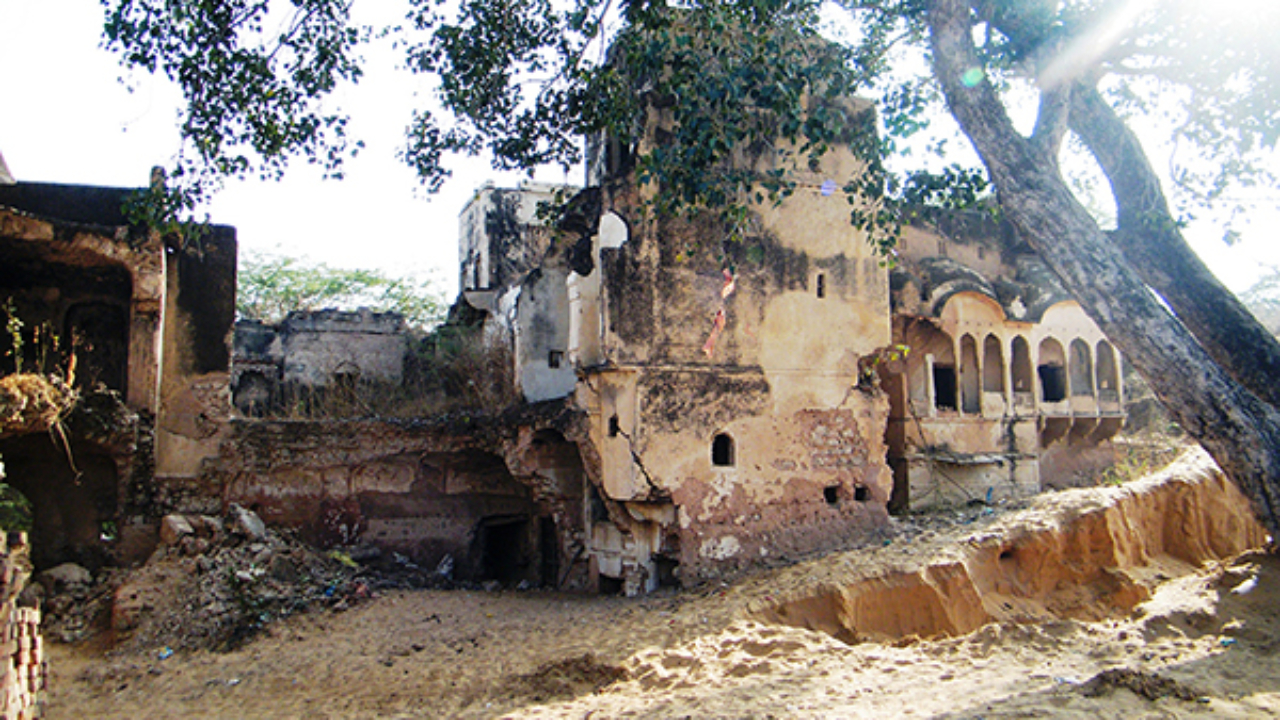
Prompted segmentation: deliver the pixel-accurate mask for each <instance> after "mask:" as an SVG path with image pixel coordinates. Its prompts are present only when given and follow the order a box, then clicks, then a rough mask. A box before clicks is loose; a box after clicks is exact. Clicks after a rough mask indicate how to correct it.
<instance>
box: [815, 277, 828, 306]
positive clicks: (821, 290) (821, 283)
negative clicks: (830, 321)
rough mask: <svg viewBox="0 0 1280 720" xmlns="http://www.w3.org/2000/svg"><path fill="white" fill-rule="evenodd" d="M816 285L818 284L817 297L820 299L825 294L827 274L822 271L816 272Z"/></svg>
mask: <svg viewBox="0 0 1280 720" xmlns="http://www.w3.org/2000/svg"><path fill="white" fill-rule="evenodd" d="M817 285H818V299H819V300H821V299H822V298H824V297H826V296H827V276H826V275H824V274H822V273H818V282H817Z"/></svg>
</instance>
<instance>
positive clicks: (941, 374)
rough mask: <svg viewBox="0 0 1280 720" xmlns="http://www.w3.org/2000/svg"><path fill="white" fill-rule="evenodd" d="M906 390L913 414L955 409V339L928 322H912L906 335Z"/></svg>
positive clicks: (957, 398) (956, 394) (929, 413)
mask: <svg viewBox="0 0 1280 720" xmlns="http://www.w3.org/2000/svg"><path fill="white" fill-rule="evenodd" d="M906 336H907V337H906V339H907V343H906V344H907V346H908V347H910V348H911V353H910V354H909V355H908V356H907V390H908V393H909V395H910V400H911V405H912V408H913V411H914V412H915V414H918V415H932V414H933V413H935V412H937V411H938V410H943V411H956V410H959V408H960V405H959V393H958V390H959V385H958V382H957V380H958V376H957V374H956V351H955V342H954V341H953V340H952V339H951V336H950V335H948V334H947V333H946V332H945V331H943V330H942V329H941V328H939V327H938V326H936V325H934V324H932V323H930V322H917V323H914V324H912V325H911V326H910V327H909V328H908V330H907V334H906Z"/></svg>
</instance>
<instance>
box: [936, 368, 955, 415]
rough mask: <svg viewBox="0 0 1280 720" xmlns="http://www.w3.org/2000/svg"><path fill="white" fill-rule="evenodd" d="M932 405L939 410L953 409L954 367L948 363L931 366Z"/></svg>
mask: <svg viewBox="0 0 1280 720" xmlns="http://www.w3.org/2000/svg"><path fill="white" fill-rule="evenodd" d="M933 405H934V407H936V408H938V409H939V410H955V409H956V408H957V407H958V405H957V403H956V369H955V368H954V367H951V366H950V365H934V366H933Z"/></svg>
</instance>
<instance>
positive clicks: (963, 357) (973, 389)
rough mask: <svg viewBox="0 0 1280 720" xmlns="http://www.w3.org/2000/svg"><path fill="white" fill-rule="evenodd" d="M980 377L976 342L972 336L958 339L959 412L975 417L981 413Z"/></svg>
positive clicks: (967, 335) (966, 335)
mask: <svg viewBox="0 0 1280 720" xmlns="http://www.w3.org/2000/svg"><path fill="white" fill-rule="evenodd" d="M981 385H982V377H981V370H980V368H979V366H978V342H977V341H976V340H974V339H973V336H972V335H969V334H965V335H964V336H963V337H961V338H960V411H961V412H963V413H965V414H966V415H977V414H978V413H979V412H981V411H982V399H981Z"/></svg>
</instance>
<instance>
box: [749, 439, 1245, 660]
mask: <svg viewBox="0 0 1280 720" xmlns="http://www.w3.org/2000/svg"><path fill="white" fill-rule="evenodd" d="M1266 542H1267V533H1266V530H1265V529H1264V528H1263V527H1262V525H1260V524H1259V523H1258V521H1257V520H1256V519H1255V517H1254V515H1253V513H1252V511H1251V510H1250V507H1249V502H1248V501H1247V500H1246V499H1245V498H1244V496H1243V495H1242V494H1241V493H1240V491H1239V490H1238V489H1236V487H1235V485H1234V484H1232V483H1231V482H1229V481H1228V480H1226V478H1225V477H1223V475H1222V473H1221V471H1219V470H1218V468H1217V466H1215V465H1214V464H1213V462H1212V461H1211V460H1210V459H1209V458H1208V456H1207V455H1205V454H1204V453H1203V452H1200V451H1195V452H1188V453H1187V454H1185V455H1184V456H1183V457H1182V458H1180V459H1179V460H1178V461H1177V462H1175V463H1174V464H1172V465H1170V466H1169V467H1168V468H1166V469H1165V470H1163V471H1161V472H1160V473H1158V474H1156V475H1153V476H1151V477H1148V478H1145V479H1142V480H1138V481H1135V482H1132V483H1129V484H1127V485H1124V486H1122V487H1110V488H1091V489H1086V490H1073V491H1068V492H1063V493H1059V494H1057V495H1052V496H1045V497H1042V498H1040V499H1039V500H1038V501H1037V502H1036V503H1035V505H1034V506H1033V507H1031V508H1029V509H1027V510H1024V511H1020V512H1017V513H1012V514H1010V515H1007V516H1005V517H1003V518H1001V519H999V520H997V521H995V522H994V523H993V524H992V525H990V526H988V527H987V528H985V529H983V530H982V531H980V532H977V533H974V534H970V535H968V536H960V537H958V538H957V542H955V543H950V547H949V548H948V549H946V550H943V551H939V552H938V553H935V554H934V555H933V556H930V557H927V558H925V559H923V560H920V559H918V558H913V559H911V560H908V561H902V562H900V563H899V564H897V565H895V566H893V567H891V568H890V569H888V570H885V569H883V566H881V570H879V571H872V570H867V571H865V572H864V573H863V574H861V575H859V574H858V573H854V575H853V576H851V577H846V578H842V579H841V580H839V581H835V582H828V583H825V584H823V585H822V586H821V589H819V590H818V591H817V592H809V593H807V594H804V593H800V594H798V595H797V596H792V597H787V598H784V599H782V600H780V601H778V602H776V603H774V604H773V605H771V606H769V607H767V608H764V609H763V610H761V611H758V612H757V615H758V617H759V619H761V620H763V621H765V622H769V623H776V624H782V625H789V626H793V627H800V628H806V629H810V630H816V631H820V632H824V633H827V634H829V635H831V636H833V637H835V638H837V639H838V640H841V641H843V642H846V643H856V642H863V641H876V642H895V641H904V640H909V639H930V638H939V637H947V636H955V635H963V634H966V633H969V632H972V631H973V630H976V629H978V628H979V627H981V626H983V625H985V624H987V623H990V622H1041V621H1050V620H1055V619H1068V618H1069V619H1074V620H1100V619H1103V618H1106V617H1115V616H1118V615H1122V614H1125V613H1128V612H1130V611H1131V610H1133V609H1134V607H1135V606H1137V605H1138V604H1139V603H1141V602H1143V601H1144V600H1146V599H1147V598H1149V597H1150V595H1151V591H1152V589H1153V588H1154V587H1155V586H1156V585H1157V584H1159V583H1161V582H1164V581H1166V580H1168V579H1171V578H1173V577H1177V576H1180V575H1185V574H1188V573H1191V572H1194V571H1195V570H1196V569H1197V568H1199V567H1201V566H1202V565H1204V564H1205V563H1208V562H1213V561H1220V560H1225V559H1228V558H1231V557H1234V556H1236V555H1238V554H1240V553H1242V552H1244V551H1245V550H1249V549H1252V548H1257V547H1261V546H1262V545H1264V544H1265V543H1266Z"/></svg>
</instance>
